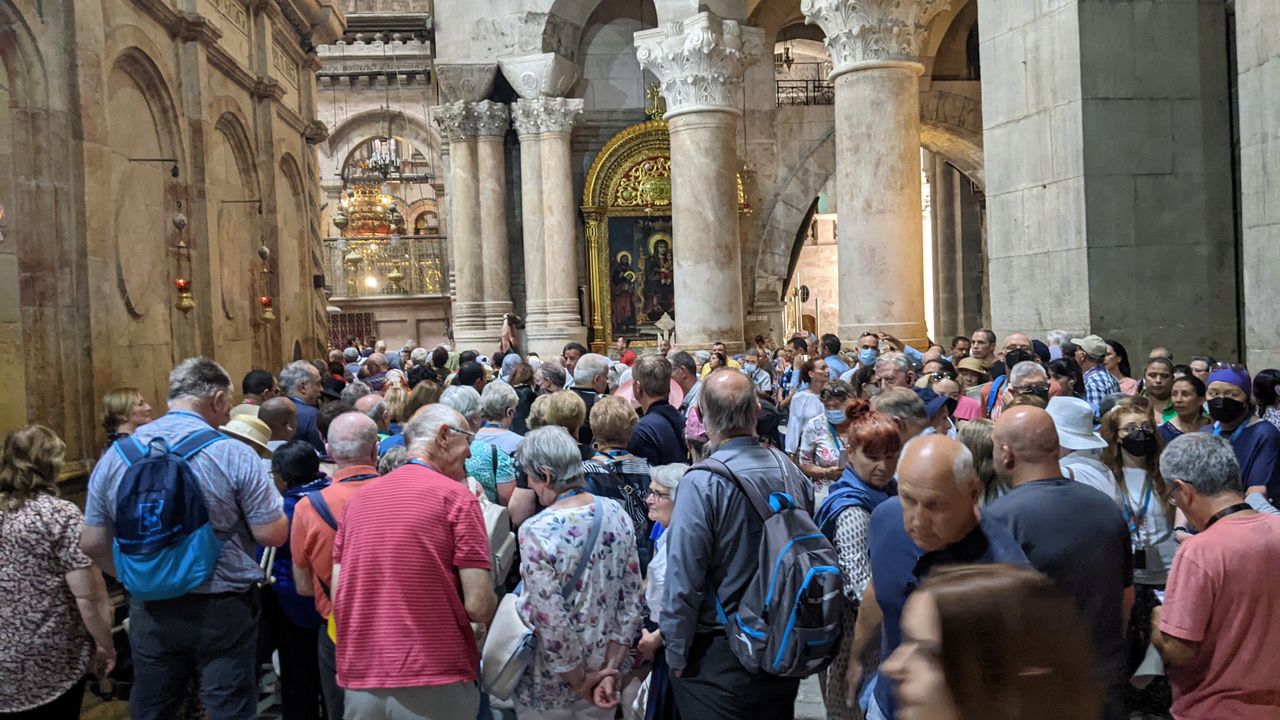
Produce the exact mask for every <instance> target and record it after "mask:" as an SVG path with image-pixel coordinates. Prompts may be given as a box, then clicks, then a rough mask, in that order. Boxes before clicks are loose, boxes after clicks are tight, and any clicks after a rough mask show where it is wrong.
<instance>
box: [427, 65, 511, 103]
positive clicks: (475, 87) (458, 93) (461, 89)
mask: <svg viewBox="0 0 1280 720" xmlns="http://www.w3.org/2000/svg"><path fill="white" fill-rule="evenodd" d="M435 71H436V80H437V81H439V83H440V91H441V93H442V94H443V95H444V97H445V98H446V99H448V101H449V102H457V101H459V100H469V101H471V102H479V101H480V100H484V99H485V98H487V97H489V93H490V92H492V91H493V81H494V78H496V77H497V75H498V64H497V63H456V64H452V65H436V66H435Z"/></svg>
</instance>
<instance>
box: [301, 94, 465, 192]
mask: <svg viewBox="0 0 1280 720" xmlns="http://www.w3.org/2000/svg"><path fill="white" fill-rule="evenodd" d="M388 120H390V122H389V123H388ZM388 127H389V128H390V131H391V134H392V135H396V136H399V137H403V138H405V139H407V140H409V141H410V142H411V143H413V145H414V147H416V148H418V149H420V150H422V151H423V154H425V155H427V158H428V159H429V160H430V161H431V167H432V169H433V170H435V171H436V172H437V173H438V172H440V171H441V169H442V168H443V162H442V157H443V152H442V150H441V143H440V135H439V133H437V132H436V130H435V128H433V127H431V126H430V125H429V124H428V123H427V122H426V121H425V120H424V119H422V118H419V117H416V116H414V115H409V114H408V113H405V112H402V111H399V110H385V109H382V108H375V109H373V110H366V111H364V112H359V113H356V114H354V115H352V116H350V117H348V118H347V119H345V120H343V121H342V123H340V124H339V125H338V126H337V127H336V128H334V129H333V133H332V134H330V135H329V139H328V140H327V141H325V143H324V144H323V145H321V152H320V156H321V159H320V173H321V177H324V178H331V177H337V175H338V174H339V173H341V172H342V166H343V163H345V162H346V160H347V158H348V156H350V154H351V153H352V152H353V151H354V150H355V148H356V147H358V146H359V145H360V143H362V142H364V141H365V140H368V139H369V138H371V137H375V136H381V135H383V134H385V133H386V132H387V130H388Z"/></svg>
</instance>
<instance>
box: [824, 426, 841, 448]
mask: <svg viewBox="0 0 1280 720" xmlns="http://www.w3.org/2000/svg"><path fill="white" fill-rule="evenodd" d="M827 427H828V428H830V430H831V439H832V440H835V441H836V452H840V451H842V450H844V443H842V442H840V433H839V432H838V431H837V430H836V426H835V425H832V424H831V422H830V421H828V422H827Z"/></svg>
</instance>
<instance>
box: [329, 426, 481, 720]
mask: <svg viewBox="0 0 1280 720" xmlns="http://www.w3.org/2000/svg"><path fill="white" fill-rule="evenodd" d="M472 437H473V435H472V433H471V430H470V426H469V425H468V423H467V421H466V419H465V418H463V417H462V415H460V414H458V413H457V412H456V411H455V410H453V409H452V408H449V407H446V406H444V405H428V406H426V407H425V408H423V409H422V410H419V411H418V413H417V414H415V415H414V416H413V419H411V420H410V421H409V422H408V423H407V424H406V425H405V428H404V438H405V447H406V448H407V449H408V451H409V457H410V460H409V464H407V465H403V466H401V467H400V468H398V469H396V470H394V471H392V472H390V473H388V474H386V475H384V476H382V477H381V478H380V479H379V480H378V481H377V482H375V483H372V484H370V485H369V486H368V487H366V488H363V489H362V490H361V491H360V492H358V493H356V494H355V495H354V496H353V497H352V498H351V500H350V502H349V503H348V504H347V508H346V514H345V516H344V517H343V520H342V522H341V523H340V524H339V526H338V536H337V539H336V540H335V541H334V543H333V585H334V596H333V617H334V622H335V624H336V626H337V633H338V641H337V646H338V684H339V685H341V686H342V687H343V688H345V689H346V713H347V716H348V717H361V718H363V717H378V718H381V717H429V718H432V720H474V718H475V717H476V714H477V712H478V710H479V707H480V691H479V689H478V688H477V687H476V672H477V670H478V669H479V666H480V653H479V650H478V648H477V647H476V638H475V634H474V633H473V632H472V631H471V623H473V622H475V623H488V622H489V621H490V620H491V619H492V617H493V612H494V610H495V608H496V607H497V598H496V597H495V596H494V593H493V580H492V578H491V577H490V567H491V562H492V561H491V558H490V555H489V536H488V534H487V533H486V531H485V525H484V518H483V516H482V514H481V511H480V503H479V501H478V500H476V497H475V496H474V495H472V494H471V492H470V491H469V490H468V489H467V486H466V485H465V484H464V483H463V480H464V479H465V477H466V469H465V464H466V460H467V457H469V456H470V454H471V450H470V445H471V438H472Z"/></svg>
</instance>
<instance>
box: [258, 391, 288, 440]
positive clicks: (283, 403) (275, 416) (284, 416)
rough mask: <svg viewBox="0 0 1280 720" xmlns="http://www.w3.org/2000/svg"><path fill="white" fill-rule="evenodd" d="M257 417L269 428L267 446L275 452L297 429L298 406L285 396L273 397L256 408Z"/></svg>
mask: <svg viewBox="0 0 1280 720" xmlns="http://www.w3.org/2000/svg"><path fill="white" fill-rule="evenodd" d="M258 419H259V420H261V421H262V422H264V423H266V424H267V427H269V428H271V440H269V441H268V442H267V448H268V449H269V450H271V452H275V451H276V448H278V447H280V446H281V445H283V444H285V443H286V442H288V441H290V440H292V439H293V436H294V433H296V432H297V431H298V406H297V405H294V403H293V401H292V400H290V399H289V398H287V397H273V398H271V399H270V400H267V401H266V402H264V403H262V406H261V407H259V408H258Z"/></svg>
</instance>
